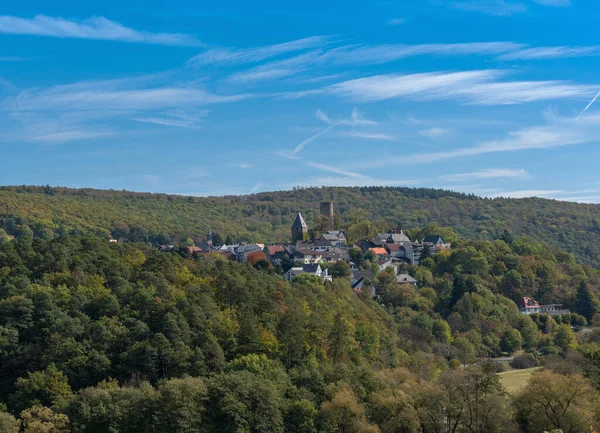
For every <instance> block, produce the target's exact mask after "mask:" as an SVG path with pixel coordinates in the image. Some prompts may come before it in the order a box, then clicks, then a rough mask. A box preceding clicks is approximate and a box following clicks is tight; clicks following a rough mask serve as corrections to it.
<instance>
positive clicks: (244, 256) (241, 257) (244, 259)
mask: <svg viewBox="0 0 600 433" xmlns="http://www.w3.org/2000/svg"><path fill="white" fill-rule="evenodd" d="M263 248H264V245H261V244H245V243H242V244H240V246H238V247H237V250H236V257H237V261H238V262H241V263H248V254H250V253H254V252H257V251H262V250H263Z"/></svg>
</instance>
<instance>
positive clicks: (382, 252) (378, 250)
mask: <svg viewBox="0 0 600 433" xmlns="http://www.w3.org/2000/svg"><path fill="white" fill-rule="evenodd" d="M369 251H371V252H372V253H373V254H375V255H378V256H385V255H386V254H387V253H388V252H387V250H386V249H385V248H369Z"/></svg>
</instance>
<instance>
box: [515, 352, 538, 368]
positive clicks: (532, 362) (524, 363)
mask: <svg viewBox="0 0 600 433" xmlns="http://www.w3.org/2000/svg"><path fill="white" fill-rule="evenodd" d="M537 365H538V362H537V359H535V356H533V355H532V354H531V353H525V354H523V355H520V356H515V358H514V359H513V360H512V361H511V363H510V366H511V367H512V368H516V369H518V370H523V369H524V368H531V367H536V366H537Z"/></svg>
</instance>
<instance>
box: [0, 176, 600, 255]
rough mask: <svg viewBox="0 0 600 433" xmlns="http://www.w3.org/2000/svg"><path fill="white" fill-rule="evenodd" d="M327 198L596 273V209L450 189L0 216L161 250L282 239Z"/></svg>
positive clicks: (51, 201)
mask: <svg viewBox="0 0 600 433" xmlns="http://www.w3.org/2000/svg"><path fill="white" fill-rule="evenodd" d="M322 200H332V201H334V203H335V208H336V212H337V213H338V214H339V215H340V217H341V223H342V225H343V226H344V227H347V226H348V225H351V224H353V223H357V222H358V221H369V223H370V224H371V225H370V227H369V228H370V230H371V231H373V232H374V231H377V230H385V229H388V228H390V227H391V226H400V227H403V228H405V229H416V228H420V227H422V226H424V225H426V224H428V223H436V224H438V225H439V226H446V227H451V228H452V229H453V230H454V231H455V232H456V233H458V234H459V235H460V236H462V237H464V238H469V239H480V240H491V239H496V238H498V237H500V235H501V234H502V232H503V231H504V230H508V231H509V232H511V233H512V234H514V235H528V236H531V237H533V238H534V239H537V240H539V241H542V242H546V243H549V244H551V245H555V246H558V247H560V248H562V249H564V250H566V251H568V252H570V253H572V254H573V255H574V256H575V258H576V260H577V261H578V262H581V263H588V264H592V265H594V266H596V267H599V266H600V205H590V204H578V203H570V202H561V201H555V200H546V199H540V198H531V199H503V198H498V199H482V198H479V197H476V196H473V195H465V194H459V193H454V192H451V191H442V190H433V189H414V188H392V187H364V188H358V187H356V188H333V187H331V188H305V189H304V188H303V189H295V190H293V191H278V192H271V193H261V194H253V195H249V196H227V197H206V198H201V197H183V196H173V195H165V194H144V193H133V192H127V191H102V190H92V189H68V188H53V187H49V186H46V187H32V186H31V187H30V186H21V187H2V188H1V189H0V217H2V229H3V230H5V231H6V232H8V234H9V235H27V234H28V233H29V231H30V230H31V231H32V232H33V234H35V235H36V236H39V237H42V238H46V239H49V238H52V237H54V236H55V235H61V234H85V233H93V234H95V235H101V236H106V237H108V236H113V237H115V238H118V237H126V238H128V240H130V241H144V242H145V241H150V242H153V243H164V242H168V241H170V240H172V239H174V238H181V239H186V238H189V237H191V238H195V237H197V236H199V235H202V234H204V233H205V232H206V230H207V229H208V227H211V228H212V229H213V231H215V232H218V233H219V234H220V235H221V236H222V238H223V239H225V238H226V236H228V235H229V236H231V239H234V240H236V241H237V240H247V241H255V242H282V241H289V238H290V226H291V224H292V222H293V219H294V217H295V215H296V212H299V211H300V212H302V213H303V215H304V216H305V218H306V220H307V222H308V224H309V225H313V224H315V223H316V221H317V218H318V208H319V202H320V201H322ZM0 235H1V233H0Z"/></svg>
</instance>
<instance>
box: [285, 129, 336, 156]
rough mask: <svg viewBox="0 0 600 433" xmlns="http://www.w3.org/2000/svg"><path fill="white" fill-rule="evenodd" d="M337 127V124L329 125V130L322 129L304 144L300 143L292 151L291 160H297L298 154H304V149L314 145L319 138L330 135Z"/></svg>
mask: <svg viewBox="0 0 600 433" xmlns="http://www.w3.org/2000/svg"><path fill="white" fill-rule="evenodd" d="M336 126H337V124H335V123H334V124H333V125H329V126H328V127H327V128H325V129H322V130H321V131H319V132H317V133H316V134H314V135H311V136H310V137H308V138H307V139H306V140H303V141H302V142H300V143H299V144H298V145H297V146H296V147H295V148H294V150H293V151H292V153H291V154H290V157H291V158H296V157H297V155H298V153H300V152H302V149H304V147H305V146H306V145H307V144H309V143H312V142H313V141H315V140H316V139H317V138H319V137H320V136H322V135H324V134H326V133H328V132H329V131H331V130H332V129H333V128H335V127H336Z"/></svg>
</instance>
